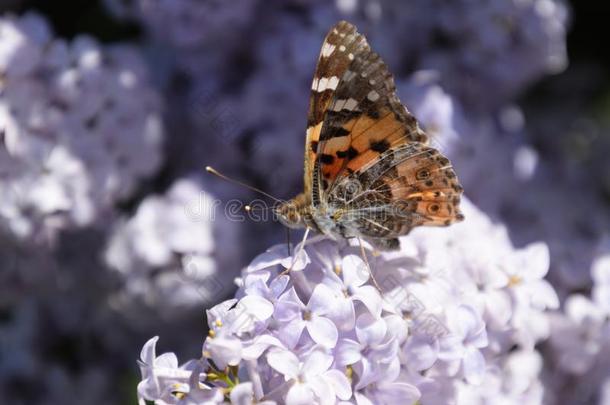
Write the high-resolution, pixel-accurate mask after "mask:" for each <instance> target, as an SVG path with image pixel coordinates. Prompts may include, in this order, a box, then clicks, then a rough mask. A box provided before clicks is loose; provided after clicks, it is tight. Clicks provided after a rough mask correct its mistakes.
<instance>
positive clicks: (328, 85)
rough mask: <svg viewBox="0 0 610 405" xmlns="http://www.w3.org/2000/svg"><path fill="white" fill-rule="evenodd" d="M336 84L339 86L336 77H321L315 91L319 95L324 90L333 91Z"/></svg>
mask: <svg viewBox="0 0 610 405" xmlns="http://www.w3.org/2000/svg"><path fill="white" fill-rule="evenodd" d="M338 84H339V78H338V77H337V76H331V77H322V78H321V79H320V80H319V81H318V86H317V87H316V89H315V90H317V91H318V93H321V92H323V91H324V90H335V89H336V88H337V85H338Z"/></svg>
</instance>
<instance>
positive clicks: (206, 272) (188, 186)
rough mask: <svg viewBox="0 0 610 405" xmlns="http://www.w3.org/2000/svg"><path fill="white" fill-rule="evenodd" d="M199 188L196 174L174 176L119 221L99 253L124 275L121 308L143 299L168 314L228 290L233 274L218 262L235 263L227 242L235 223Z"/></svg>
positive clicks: (231, 241)
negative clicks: (161, 191) (163, 190)
mask: <svg viewBox="0 0 610 405" xmlns="http://www.w3.org/2000/svg"><path fill="white" fill-rule="evenodd" d="M202 188H203V183H202V181H201V180H200V179H198V178H197V177H196V176H193V177H191V178H182V179H179V180H177V181H176V182H175V183H174V184H173V185H172V186H171V187H170V188H169V190H168V191H167V192H166V193H165V194H164V195H162V196H156V195H153V196H149V197H146V198H145V199H144V200H143V201H142V202H141V203H140V205H139V206H138V208H137V210H136V212H135V214H134V215H133V216H132V217H131V218H128V219H124V220H121V221H119V222H118V224H117V226H116V229H115V230H114V232H113V234H112V235H111V237H110V238H109V242H108V246H107V249H106V252H105V255H104V257H105V262H106V263H107V265H108V266H109V267H110V268H111V269H114V270H115V271H116V272H117V273H118V274H119V275H120V276H121V278H122V279H123V289H122V290H121V291H120V292H117V293H116V296H115V300H116V301H115V305H119V306H120V307H122V308H123V309H125V308H129V307H133V303H130V301H136V302H142V303H144V304H145V305H146V306H148V307H150V308H153V309H154V310H156V311H158V314H159V315H160V316H163V317H166V318H171V317H173V316H174V315H175V314H176V313H177V312H180V310H185V309H193V308H199V307H201V306H210V305H213V304H214V303H215V302H218V300H220V299H222V298H224V297H226V296H227V295H229V294H231V292H232V289H233V281H232V278H233V277H234V273H233V274H232V273H231V272H227V271H220V269H219V268H218V266H219V265H220V264H222V265H223V266H227V267H228V266H237V265H238V263H239V256H238V255H237V254H235V253H234V252H232V245H234V243H235V240H236V238H237V233H238V229H237V228H238V227H239V225H240V223H232V222H231V221H229V219H227V218H226V217H224V213H223V212H222V211H219V210H217V206H218V205H219V203H220V201H218V200H217V199H216V198H215V197H214V196H212V195H210V194H209V193H206V192H204V191H202ZM219 229H221V230H222V233H220V232H219ZM133 315H134V316H137V314H133Z"/></svg>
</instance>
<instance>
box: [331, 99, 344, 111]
mask: <svg viewBox="0 0 610 405" xmlns="http://www.w3.org/2000/svg"><path fill="white" fill-rule="evenodd" d="M346 102H347V100H345V99H341V100H337V101H335V105H333V111H341V110H343V107H344V106H345V103H346Z"/></svg>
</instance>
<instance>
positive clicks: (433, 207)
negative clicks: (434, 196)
mask: <svg viewBox="0 0 610 405" xmlns="http://www.w3.org/2000/svg"><path fill="white" fill-rule="evenodd" d="M439 209H440V207H439V206H438V204H431V205H429V206H428V212H429V213H431V214H435V213H437V212H438V210H439Z"/></svg>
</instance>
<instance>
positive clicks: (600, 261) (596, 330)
mask: <svg viewBox="0 0 610 405" xmlns="http://www.w3.org/2000/svg"><path fill="white" fill-rule="evenodd" d="M591 277H592V278H593V288H592V290H591V294H590V296H588V295H584V294H571V295H570V296H569V297H567V298H566V299H565V302H564V304H563V306H564V312H561V313H555V314H553V315H552V317H551V338H550V346H551V351H552V352H553V354H554V356H553V359H552V361H553V364H552V365H549V368H550V370H549V374H550V375H551V377H552V380H551V381H552V384H553V385H552V388H553V394H552V395H551V398H553V399H554V400H557V399H558V398H561V399H562V401H570V402H573V403H593V402H594V401H595V399H596V398H597V400H598V401H599V402H598V403H599V404H608V403H610V402H609V401H610V389H609V387H610V357H609V355H610V254H609V253H606V254H603V255H600V256H598V257H597V258H596V259H595V261H594V262H593V265H592V267H591ZM573 386H578V387H579V389H577V390H572V389H570V388H569V387H573Z"/></svg>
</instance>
